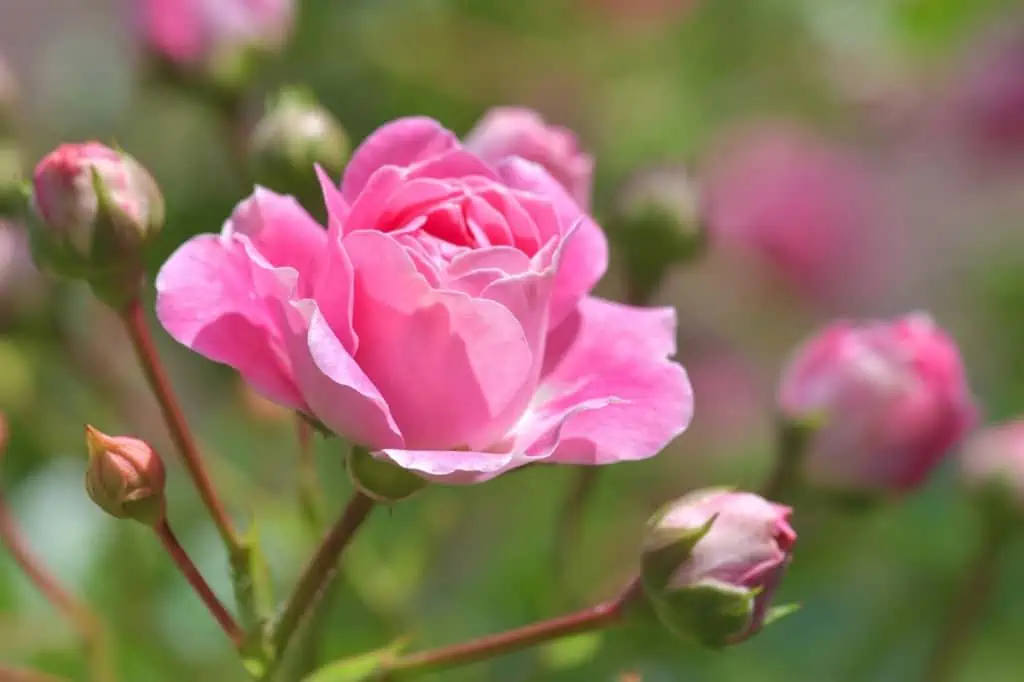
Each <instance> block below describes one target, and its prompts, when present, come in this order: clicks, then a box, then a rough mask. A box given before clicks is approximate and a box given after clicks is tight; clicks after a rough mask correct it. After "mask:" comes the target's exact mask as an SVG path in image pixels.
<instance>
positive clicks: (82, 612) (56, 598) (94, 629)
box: [0, 417, 115, 682]
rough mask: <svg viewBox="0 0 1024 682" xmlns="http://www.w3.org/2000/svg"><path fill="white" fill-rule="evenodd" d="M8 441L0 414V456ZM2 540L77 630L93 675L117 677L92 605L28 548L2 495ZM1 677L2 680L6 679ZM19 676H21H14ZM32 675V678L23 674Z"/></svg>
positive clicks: (99, 681) (105, 679)
mask: <svg viewBox="0 0 1024 682" xmlns="http://www.w3.org/2000/svg"><path fill="white" fill-rule="evenodd" d="M6 444H7V429H6V425H5V424H4V422H3V419H2V417H0V459H2V457H3V452H4V448H5V446H6ZM0 544H2V545H5V546H6V547H7V550H8V551H9V552H10V554H11V557H12V558H13V559H14V563H15V564H16V565H17V566H18V568H20V569H21V571H22V573H24V574H25V575H26V577H28V579H29V580H30V581H31V582H32V584H33V585H35V587H36V589H37V590H39V592H40V593H41V594H42V595H43V596H44V597H45V598H46V600H47V601H49V602H50V603H51V604H52V605H53V607H54V608H55V609H57V611H58V612H60V613H61V615H63V616H64V617H65V618H66V619H67V620H68V622H69V623H71V626H72V627H74V628H75V630H77V631H78V634H79V636H80V637H81V638H82V641H83V643H84V645H85V648H86V655H87V656H88V659H89V671H90V679H92V680H94V681H95V682H113V680H114V679H115V675H114V669H113V657H112V654H111V650H110V642H109V640H108V638H107V633H106V630H105V629H104V627H103V624H102V622H101V621H100V620H99V619H98V618H97V617H96V616H95V615H93V613H92V611H90V610H89V607H88V606H86V605H85V604H84V603H82V602H81V601H79V600H78V598H77V597H75V596H74V595H73V594H71V593H70V592H68V591H67V589H65V588H64V586H63V585H61V584H60V582H59V581H58V580H57V579H56V578H55V577H54V576H53V575H52V574H51V573H50V571H49V570H48V569H47V568H46V566H45V565H44V564H43V562H42V561H41V560H40V559H39V558H38V557H36V556H35V555H34V554H33V553H32V552H31V550H29V548H28V543H27V542H25V538H24V536H23V535H22V534H21V531H20V529H19V528H18V526H17V524H16V523H15V521H14V515H13V514H12V513H11V510H10V509H9V508H8V507H7V504H6V502H5V501H4V498H3V496H2V495H0ZM6 679H7V678H6V677H0V680H6ZM14 679H18V678H14ZM23 679H31V678H23Z"/></svg>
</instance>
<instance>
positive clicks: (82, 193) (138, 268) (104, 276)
mask: <svg viewBox="0 0 1024 682" xmlns="http://www.w3.org/2000/svg"><path fill="white" fill-rule="evenodd" d="M31 210H32V216H31V217H32V221H31V222H32V223H33V228H34V229H33V252H34V253H35V256H36V260H37V261H38V262H39V263H40V264H41V265H45V266H47V267H49V268H51V269H52V270H54V271H55V272H57V273H58V274H61V275H65V276H68V277H74V278H77V279H83V280H85V281H87V282H89V284H90V285H92V287H93V289H94V290H95V291H96V293H97V295H99V296H100V297H101V298H103V299H104V300H106V301H108V302H111V303H119V302H123V300H124V299H126V298H130V297H132V296H134V295H135V294H136V293H137V289H138V285H139V280H140V278H141V274H142V256H143V252H144V251H145V249H146V248H147V247H148V246H149V245H150V244H151V243H152V242H153V240H154V238H155V237H156V235H157V234H158V233H159V231H160V229H161V228H162V227H163V221H164V202H163V197H162V196H161V194H160V189H159V187H157V184H156V181H155V180H154V179H153V177H152V176H151V175H150V174H149V172H148V171H147V170H146V169H145V168H143V167H142V165H141V164H139V162H138V161H136V160H135V159H134V158H132V157H131V156H129V155H127V154H125V153H123V152H120V151H117V150H114V149H111V148H110V147H107V146H105V145H102V144H99V143H98V142H86V143H83V144H65V145H61V146H60V147H58V148H57V149H56V150H54V151H53V152H51V153H50V154H49V155H47V156H46V157H45V158H43V160H42V161H40V162H39V165H38V166H36V169H35V173H34V175H33V178H32V199H31Z"/></svg>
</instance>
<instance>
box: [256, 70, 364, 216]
mask: <svg viewBox="0 0 1024 682" xmlns="http://www.w3.org/2000/svg"><path fill="white" fill-rule="evenodd" d="M250 147H251V151H252V162H253V169H254V175H255V178H256V181H257V182H258V183H259V184H261V185H264V186H267V187H271V188H273V189H275V190H277V191H279V192H282V193H284V194H291V195H294V196H296V197H299V198H300V199H304V201H303V202H302V203H303V204H304V205H310V204H311V203H312V202H313V200H314V199H315V200H316V201H319V200H320V196H321V195H320V183H319V181H318V180H317V176H316V173H315V172H314V166H315V165H316V164H319V165H320V166H321V167H322V168H323V169H324V170H325V171H327V172H328V173H330V174H331V175H337V174H340V173H341V171H342V170H343V169H344V168H345V162H346V161H347V160H348V154H349V141H348V135H346V134H345V129H344V128H343V127H342V125H341V123H340V122H339V121H338V119H336V118H335V117H334V116H333V115H332V114H331V112H329V111H328V110H327V109H325V108H324V107H322V106H321V105H320V104H319V103H318V102H317V101H316V99H315V98H314V97H313V95H312V93H309V92H306V91H304V90H299V89H296V88H290V89H287V90H285V91H283V92H282V93H280V94H279V95H278V96H277V97H276V98H275V99H274V100H273V101H271V102H269V104H268V106H267V111H266V113H265V114H264V116H263V118H262V119H261V120H260V122H259V123H258V124H257V125H256V127H255V129H254V130H253V133H252V137H251V139H250ZM305 199H309V200H308V201H307V200H305Z"/></svg>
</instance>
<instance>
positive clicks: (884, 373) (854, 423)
mask: <svg viewBox="0 0 1024 682" xmlns="http://www.w3.org/2000/svg"><path fill="white" fill-rule="evenodd" d="M779 403H780V407H781V411H782V414H783V416H784V417H787V418H789V419H794V420H805V419H810V420H814V422H815V423H817V424H818V429H817V430H816V431H815V433H814V435H813V436H812V437H811V440H810V442H809V444H808V449H807V451H806V453H804V473H805V476H806V480H807V481H808V482H809V483H811V484H814V485H819V486H822V487H827V488H836V489H841V490H848V491H869V492H870V491H882V490H903V489H909V488H913V487H915V486H917V485H919V484H920V483H922V482H923V481H924V479H925V478H926V476H927V475H928V474H929V473H930V472H931V471H932V469H933V468H934V467H935V465H936V464H938V463H939V461H940V460H941V459H942V457H943V455H945V454H946V453H947V452H948V451H949V450H950V448H952V447H953V445H955V444H956V443H957V442H958V441H959V440H960V439H961V438H962V437H963V436H964V434H965V432H966V431H967V429H968V428H969V427H970V426H971V425H972V424H973V423H974V421H975V418H976V408H975V405H974V401H973V398H972V396H971V392H970V389H969V387H968V386H967V382H966V378H965V376H964V368H963V364H962V361H961V358H960V352H959V350H958V349H957V347H956V345H955V344H954V343H953V341H952V340H951V339H950V338H949V337H948V336H947V335H946V334H945V333H944V332H943V331H942V330H940V329H939V328H937V327H936V326H935V324H934V323H933V322H932V320H931V318H930V317H928V316H927V315H924V314H915V315H910V316H907V317H904V318H901V319H898V320H895V321H892V322H870V323H866V324H862V325H854V324H851V323H849V322H837V323H834V324H832V325H831V326H829V327H827V328H826V329H825V330H824V331H822V332H821V333H819V334H818V335H816V336H814V337H813V338H811V339H810V340H809V341H807V342H806V343H805V344H804V345H803V346H802V347H801V348H799V349H798V350H797V352H796V355H795V356H794V358H793V360H792V361H791V363H790V365H789V367H788V368H787V369H786V371H785V372H784V373H783V376H782V382H781V387H780V391H779ZM817 420H821V421H820V422H817Z"/></svg>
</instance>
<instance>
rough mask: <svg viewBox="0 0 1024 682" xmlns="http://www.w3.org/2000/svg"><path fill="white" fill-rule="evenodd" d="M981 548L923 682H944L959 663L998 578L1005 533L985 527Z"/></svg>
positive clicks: (949, 677)
mask: <svg viewBox="0 0 1024 682" xmlns="http://www.w3.org/2000/svg"><path fill="white" fill-rule="evenodd" d="M987 525H988V527H987V528H986V530H985V533H984V537H983V538H982V541H981V545H980V547H979V548H978V551H977V554H975V556H974V559H973V560H972V561H971V563H970V564H969V566H968V567H967V570H966V571H965V573H964V575H963V579H962V580H963V582H962V583H961V586H960V588H959V590H958V591H957V593H956V596H955V597H954V598H953V602H952V604H951V606H950V608H949V610H948V611H947V615H946V619H945V620H944V621H943V624H942V629H941V630H940V632H939V636H938V637H937V638H936V640H935V645H934V646H933V648H932V650H931V653H930V654H929V656H928V659H927V664H926V666H925V673H924V676H923V677H922V678H921V679H922V680H923V682H948V681H949V680H952V679H953V677H954V675H956V673H957V670H958V669H959V668H960V664H961V662H962V661H963V656H964V653H965V652H966V650H967V645H968V644H969V643H970V640H971V636H972V635H973V634H974V632H975V630H977V629H978V626H979V624H980V622H981V617H982V615H983V613H984V611H985V606H986V604H987V603H988V601H989V598H990V597H991V596H992V592H993V590H994V588H995V585H996V581H997V578H998V568H999V558H1000V556H1001V555H1002V551H1003V549H1004V548H1005V547H1006V545H1007V539H1008V535H1009V534H1008V533H1007V532H1006V531H1005V529H1000V528H994V527H992V526H993V525H994V524H992V523H989V524H987Z"/></svg>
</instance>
